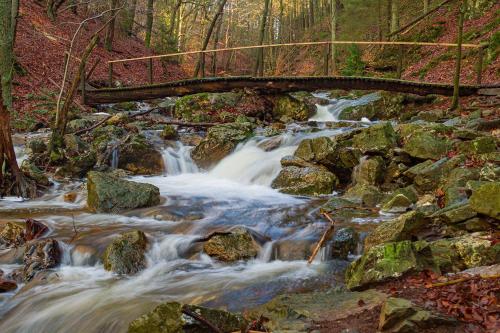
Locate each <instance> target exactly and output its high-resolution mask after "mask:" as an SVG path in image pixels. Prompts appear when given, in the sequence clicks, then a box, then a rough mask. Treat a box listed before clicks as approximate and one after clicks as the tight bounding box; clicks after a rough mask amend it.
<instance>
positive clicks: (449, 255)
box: [430, 233, 500, 273]
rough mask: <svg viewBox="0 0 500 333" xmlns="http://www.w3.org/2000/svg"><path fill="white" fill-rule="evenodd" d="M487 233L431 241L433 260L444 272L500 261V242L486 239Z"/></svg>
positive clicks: (458, 270)
mask: <svg viewBox="0 0 500 333" xmlns="http://www.w3.org/2000/svg"><path fill="white" fill-rule="evenodd" d="M486 235H487V234H485V233H473V234H466V235H464V236H460V237H456V238H448V239H440V240H436V241H434V242H431V243H430V248H431V251H432V260H433V261H434V263H435V264H436V266H437V267H438V268H439V269H440V270H441V272H442V273H449V272H460V271H462V270H464V269H467V268H473V267H478V266H488V265H492V264H496V263H498V262H500V244H494V243H493V242H491V241H490V240H488V239H486V238H485V236H486Z"/></svg>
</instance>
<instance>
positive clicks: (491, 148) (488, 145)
mask: <svg viewBox="0 0 500 333" xmlns="http://www.w3.org/2000/svg"><path fill="white" fill-rule="evenodd" d="M456 149H457V151H458V152H460V153H462V154H465V155H478V154H486V153H492V152H495V151H496V149H497V143H496V141H495V138H493V137H491V136H484V137H480V138H477V139H474V140H471V141H462V142H459V143H458V144H457V147H456Z"/></svg>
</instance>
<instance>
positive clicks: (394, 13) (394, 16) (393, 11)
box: [391, 0, 400, 32]
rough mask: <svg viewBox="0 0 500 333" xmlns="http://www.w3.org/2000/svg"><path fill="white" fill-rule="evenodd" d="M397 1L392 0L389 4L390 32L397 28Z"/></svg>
mask: <svg viewBox="0 0 500 333" xmlns="http://www.w3.org/2000/svg"><path fill="white" fill-rule="evenodd" d="M399 1H400V0H392V6H391V32H394V31H397V30H398V29H399Z"/></svg>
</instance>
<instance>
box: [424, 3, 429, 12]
mask: <svg viewBox="0 0 500 333" xmlns="http://www.w3.org/2000/svg"><path fill="white" fill-rule="evenodd" d="M429 4H430V0H424V14H427V12H428V11H429Z"/></svg>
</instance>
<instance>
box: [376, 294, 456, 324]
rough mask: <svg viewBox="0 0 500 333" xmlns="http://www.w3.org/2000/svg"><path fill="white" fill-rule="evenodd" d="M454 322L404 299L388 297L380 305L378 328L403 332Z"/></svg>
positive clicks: (454, 321)
mask: <svg viewBox="0 0 500 333" xmlns="http://www.w3.org/2000/svg"><path fill="white" fill-rule="evenodd" d="M456 324H457V321H456V320H455V319H453V318H449V317H444V316H441V315H439V314H436V313H432V312H429V311H427V310H425V309H423V308H420V307H418V306H416V305H415V304H413V303H412V302H410V301H408V300H406V299H403V298H395V297H389V298H387V299H386V301H385V302H384V304H383V305H382V310H381V312H380V320H379V327H378V329H379V331H380V332H382V333H399V332H401V333H403V332H418V331H420V330H422V329H426V328H431V327H435V326H441V325H456Z"/></svg>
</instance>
